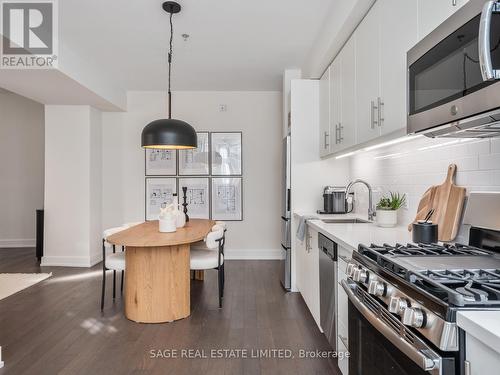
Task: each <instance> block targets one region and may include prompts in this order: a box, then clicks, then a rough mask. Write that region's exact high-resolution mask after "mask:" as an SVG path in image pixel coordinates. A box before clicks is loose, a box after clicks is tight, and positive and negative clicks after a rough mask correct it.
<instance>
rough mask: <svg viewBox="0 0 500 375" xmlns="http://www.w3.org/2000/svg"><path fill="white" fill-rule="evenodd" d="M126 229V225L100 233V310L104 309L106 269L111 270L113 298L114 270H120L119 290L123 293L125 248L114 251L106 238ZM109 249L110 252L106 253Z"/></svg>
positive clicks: (114, 292) (114, 291) (114, 247)
mask: <svg viewBox="0 0 500 375" xmlns="http://www.w3.org/2000/svg"><path fill="white" fill-rule="evenodd" d="M125 229H127V227H126V226H121V227H115V228H110V229H106V230H105V231H104V232H103V235H102V292H101V310H103V309H104V294H105V291H106V271H110V270H112V271H113V300H114V299H115V297H116V271H122V279H121V286H120V291H121V292H122V293H123V278H124V276H125V275H124V273H125V272H124V271H125V249H124V248H123V246H121V251H120V252H118V253H117V252H116V246H115V245H112V244H110V243H109V242H108V241H107V239H108V237H109V236H111V235H113V234H115V233H118V232H121V231H122V230H125ZM109 249H111V251H112V252H111V254H106V252H107V251H109Z"/></svg>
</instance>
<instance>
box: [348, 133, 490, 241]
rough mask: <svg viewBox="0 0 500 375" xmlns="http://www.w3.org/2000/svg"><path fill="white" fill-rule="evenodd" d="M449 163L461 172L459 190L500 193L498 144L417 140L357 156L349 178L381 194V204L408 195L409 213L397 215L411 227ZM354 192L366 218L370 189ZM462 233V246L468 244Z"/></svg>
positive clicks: (406, 211)
mask: <svg viewBox="0 0 500 375" xmlns="http://www.w3.org/2000/svg"><path fill="white" fill-rule="evenodd" d="M450 142H453V144H450ZM440 145H441V146H440ZM451 163H454V164H456V165H457V167H458V168H457V170H458V171H457V176H456V184H457V185H460V186H465V187H466V188H467V192H468V193H469V192H470V191H481V190H488V191H500V139H492V140H474V139H473V140H465V141H460V140H457V139H429V138H425V137H419V138H417V139H415V140H412V141H409V142H405V143H400V144H397V145H393V146H389V147H385V148H381V149H377V150H374V151H372V152H366V153H360V154H357V155H355V156H353V157H352V158H351V160H350V174H351V177H352V178H363V179H366V180H367V181H368V182H369V183H371V184H372V185H373V186H374V188H376V189H377V190H378V193H377V194H376V198H377V199H378V198H379V197H380V195H381V194H384V193H387V192H389V191H398V192H400V193H407V194H408V197H409V209H408V210H405V209H402V210H400V212H399V221H400V224H402V225H407V224H409V223H410V222H412V220H413V219H414V217H415V214H416V210H417V206H418V203H419V201H420V198H421V196H422V194H423V193H424V192H425V190H427V189H428V188H429V187H430V186H432V185H438V184H441V183H443V182H444V179H445V177H446V172H447V167H448V165H449V164H451ZM360 189H361V190H360ZM356 192H357V193H359V194H357V197H356V198H357V199H358V202H357V205H356V212H361V213H365V212H366V210H367V207H368V206H367V198H366V197H367V194H366V189H365V188H364V187H360V188H357V189H356ZM464 229H465V228H462V231H461V233H460V234H459V238H458V240H459V241H467V239H466V234H467V233H466V230H464Z"/></svg>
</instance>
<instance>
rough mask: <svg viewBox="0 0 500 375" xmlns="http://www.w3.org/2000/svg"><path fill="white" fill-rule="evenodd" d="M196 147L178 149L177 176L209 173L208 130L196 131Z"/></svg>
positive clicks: (206, 174)
mask: <svg viewBox="0 0 500 375" xmlns="http://www.w3.org/2000/svg"><path fill="white" fill-rule="evenodd" d="M196 134H197V136H198V148H197V149H193V150H179V176H208V175H210V136H209V134H210V133H209V132H196Z"/></svg>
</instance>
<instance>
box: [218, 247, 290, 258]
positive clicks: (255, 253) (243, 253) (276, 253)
mask: <svg viewBox="0 0 500 375" xmlns="http://www.w3.org/2000/svg"><path fill="white" fill-rule="evenodd" d="M224 255H225V258H226V259H227V260H245V259H246V260H272V259H283V254H282V251H281V250H280V249H226V250H225V251H224Z"/></svg>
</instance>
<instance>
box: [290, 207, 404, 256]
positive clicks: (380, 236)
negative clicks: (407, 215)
mask: <svg viewBox="0 0 500 375" xmlns="http://www.w3.org/2000/svg"><path fill="white" fill-rule="evenodd" d="M294 215H295V216H296V217H297V218H300V217H301V216H315V217H316V218H317V219H309V220H308V221H307V224H308V225H310V226H311V227H312V228H314V229H316V230H317V231H318V232H320V233H322V234H323V235H325V236H326V237H328V238H330V239H331V240H333V241H334V242H336V243H337V244H339V245H340V246H343V247H347V248H350V249H351V250H357V249H358V245H359V244H363V245H367V246H369V245H370V244H372V243H374V244H383V243H389V244H395V243H396V242H398V243H408V242H411V233H410V232H408V228H407V227H406V226H398V227H395V228H381V227H378V226H377V225H376V224H374V223H366V224H364V223H357V224H340V223H330V224H328V223H324V222H323V221H322V219H351V218H358V219H363V220H366V217H362V216H361V215H357V214H338V215H320V214H309V213H302V212H294ZM292 235H295V234H294V233H292Z"/></svg>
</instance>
